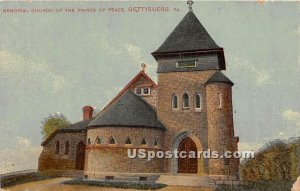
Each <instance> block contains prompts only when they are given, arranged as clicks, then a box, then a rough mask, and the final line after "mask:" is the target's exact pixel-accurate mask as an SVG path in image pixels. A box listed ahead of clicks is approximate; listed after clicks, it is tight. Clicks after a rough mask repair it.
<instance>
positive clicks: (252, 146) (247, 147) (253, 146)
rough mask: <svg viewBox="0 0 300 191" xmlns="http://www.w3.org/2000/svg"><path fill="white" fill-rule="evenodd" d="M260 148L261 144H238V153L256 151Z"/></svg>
mask: <svg viewBox="0 0 300 191" xmlns="http://www.w3.org/2000/svg"><path fill="white" fill-rule="evenodd" d="M261 147H262V144H261V143H256V142H240V143H239V144H238V148H239V151H257V150H259V149H260V148H261Z"/></svg>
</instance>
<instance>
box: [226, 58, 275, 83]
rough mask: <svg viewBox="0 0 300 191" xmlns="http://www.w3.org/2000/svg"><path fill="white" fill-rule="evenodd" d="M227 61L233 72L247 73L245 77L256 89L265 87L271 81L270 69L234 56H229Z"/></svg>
mask: <svg viewBox="0 0 300 191" xmlns="http://www.w3.org/2000/svg"><path fill="white" fill-rule="evenodd" d="M228 60H231V61H230V62H229V64H230V67H231V68H233V70H236V71H247V77H248V78H249V79H250V80H251V81H252V83H254V84H255V85H256V86H258V87H261V86H263V85H266V84H268V83H269V82H270V81H271V77H272V70H270V69H265V68H263V67H262V66H257V64H253V63H251V61H249V60H246V59H244V58H241V57H239V56H236V55H232V56H230V55H229V58H228ZM231 63H232V64H231Z"/></svg>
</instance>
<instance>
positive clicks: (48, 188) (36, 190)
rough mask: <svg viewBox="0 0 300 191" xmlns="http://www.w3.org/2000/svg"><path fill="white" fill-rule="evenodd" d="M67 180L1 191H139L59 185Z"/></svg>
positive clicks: (174, 190)
mask: <svg viewBox="0 0 300 191" xmlns="http://www.w3.org/2000/svg"><path fill="white" fill-rule="evenodd" d="M65 180H68V178H54V179H49V180H42V181H36V182H30V183H25V184H20V185H16V186H12V187H8V188H5V189H4V190H3V191H74V190H76V191H140V190H136V189H121V188H103V187H92V186H79V185H64V184H60V183H61V182H62V181H65ZM0 191H2V190H1V189H0ZM159 191H213V190H212V189H206V188H192V187H188V188H187V187H171V186H168V187H165V188H163V189H160V190H159Z"/></svg>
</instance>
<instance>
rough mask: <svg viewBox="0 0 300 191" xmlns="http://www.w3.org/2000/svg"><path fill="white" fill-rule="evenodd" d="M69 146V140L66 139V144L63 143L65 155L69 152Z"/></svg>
mask: <svg viewBox="0 0 300 191" xmlns="http://www.w3.org/2000/svg"><path fill="white" fill-rule="evenodd" d="M69 147H70V145H69V142H68V141H67V142H66V145H65V155H68V154H69V149H70V148H69Z"/></svg>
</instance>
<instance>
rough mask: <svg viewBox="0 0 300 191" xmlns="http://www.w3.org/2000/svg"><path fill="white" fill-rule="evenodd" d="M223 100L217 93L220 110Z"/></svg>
mask: <svg viewBox="0 0 300 191" xmlns="http://www.w3.org/2000/svg"><path fill="white" fill-rule="evenodd" d="M222 102H223V99H222V94H221V93H218V108H222V104H223V103H222Z"/></svg>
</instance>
